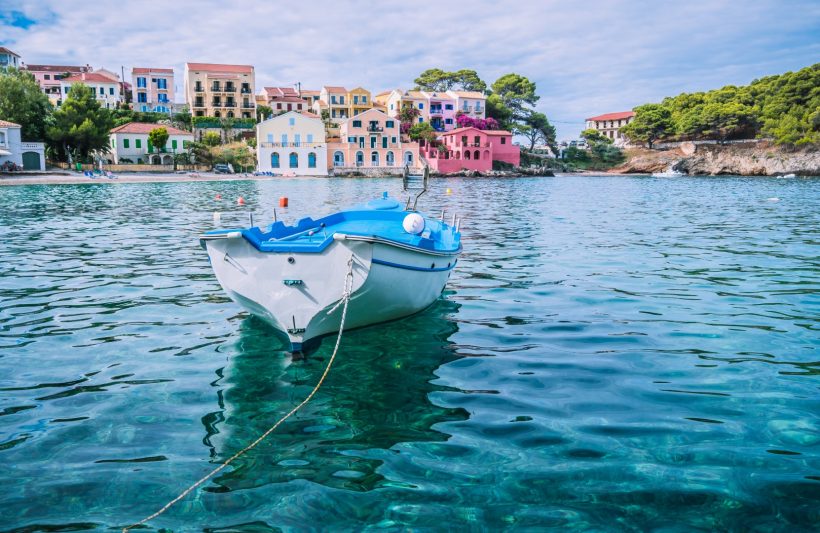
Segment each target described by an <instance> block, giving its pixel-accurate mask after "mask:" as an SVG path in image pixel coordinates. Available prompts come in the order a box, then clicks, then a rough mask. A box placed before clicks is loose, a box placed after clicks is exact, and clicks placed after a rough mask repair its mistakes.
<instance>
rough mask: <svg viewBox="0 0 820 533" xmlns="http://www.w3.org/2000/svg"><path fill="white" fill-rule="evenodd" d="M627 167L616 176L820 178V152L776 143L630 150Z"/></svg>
mask: <svg viewBox="0 0 820 533" xmlns="http://www.w3.org/2000/svg"><path fill="white" fill-rule="evenodd" d="M627 156H628V157H629V159H628V160H627V162H626V163H624V164H622V165H620V166H617V167H615V168H613V169H611V170H610V172H611V173H616V174H652V173H654V172H665V171H669V170H673V169H674V170H676V171H679V172H682V173H684V174H689V175H693V176H720V175H740V176H779V175H785V174H796V175H801V176H820V150H818V149H817V148H816V147H810V148H802V149H789V148H784V147H782V146H777V145H774V144H772V143H760V142H758V143H748V144H731V145H716V144H710V145H695V144H694V143H682V144H681V146H680V147H678V148H673V149H669V150H647V149H630V150H627Z"/></svg>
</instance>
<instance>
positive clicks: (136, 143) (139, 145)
mask: <svg viewBox="0 0 820 533" xmlns="http://www.w3.org/2000/svg"><path fill="white" fill-rule="evenodd" d="M134 148H142V139H134Z"/></svg>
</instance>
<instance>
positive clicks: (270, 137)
mask: <svg viewBox="0 0 820 533" xmlns="http://www.w3.org/2000/svg"><path fill="white" fill-rule="evenodd" d="M268 142H269V143H272V142H273V133H268Z"/></svg>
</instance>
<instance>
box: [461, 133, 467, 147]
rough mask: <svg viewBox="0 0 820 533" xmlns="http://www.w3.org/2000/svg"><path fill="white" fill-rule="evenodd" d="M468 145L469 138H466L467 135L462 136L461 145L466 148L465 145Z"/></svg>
mask: <svg viewBox="0 0 820 533" xmlns="http://www.w3.org/2000/svg"><path fill="white" fill-rule="evenodd" d="M466 144H467V136H466V135H462V136H461V145H462V146H464V145H466Z"/></svg>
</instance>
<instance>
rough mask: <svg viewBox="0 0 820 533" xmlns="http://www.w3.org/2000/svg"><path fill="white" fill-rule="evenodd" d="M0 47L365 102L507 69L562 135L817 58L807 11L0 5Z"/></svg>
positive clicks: (535, 5)
mask: <svg viewBox="0 0 820 533" xmlns="http://www.w3.org/2000/svg"><path fill="white" fill-rule="evenodd" d="M0 45H3V46H7V47H9V48H11V49H12V50H14V51H16V52H17V53H19V54H21V55H22V56H23V60H24V61H26V62H28V63H32V64H38V63H40V64H42V63H55V64H86V63H88V64H91V65H92V66H94V67H105V68H108V69H109V70H117V71H119V68H120V66H124V67H125V69H126V73H127V72H128V70H129V69H130V67H132V66H154V67H173V68H175V69H176V71H177V76H178V79H177V85H178V86H180V87H181V79H180V77H181V74H182V65H183V64H184V62H186V61H198V62H213V63H244V64H252V65H254V66H255V67H256V73H257V87H260V88H261V87H262V86H266V85H293V84H294V83H295V82H297V81H300V82H302V87H303V88H319V87H320V86H321V85H323V84H327V85H345V86H358V85H361V86H364V87H367V88H368V89H370V90H372V91H374V92H378V91H381V90H384V89H389V88H395V87H403V88H409V87H410V86H411V85H412V82H413V79H414V78H415V77H416V76H417V74H418V73H419V72H421V71H423V70H425V69H426V68H430V67H439V68H443V69H447V70H450V69H459V68H472V69H475V70H477V71H478V73H479V75H480V76H481V77H482V78H483V79H485V80H487V81H488V82H490V83H491V82H492V81H494V80H495V79H496V78H498V77H499V76H501V75H503V74H506V73H508V72H516V73H519V74H522V75H525V76H527V77H529V78H530V79H531V80H533V81H535V82H536V84H537V86H538V93H539V94H540V95H541V100H540V101H539V103H538V106H537V107H538V109H539V110H540V111H543V112H544V113H546V114H547V116H548V117H549V118H550V119H551V120H552V121H553V122H554V123H555V125H556V126H557V128H558V133H559V138H566V137H571V136H575V135H577V133H578V132H579V131H580V130H581V129H582V127H583V124H582V123H583V119H584V118H585V117H588V116H592V115H596V114H600V113H606V112H612V111H623V110H628V109H631V108H632V107H634V106H636V105H640V104H642V103H646V102H651V101H658V100H660V99H661V98H663V97H664V96H668V95H674V94H678V93H680V92H682V91H696V90H706V89H711V88H717V87H721V86H723V85H728V84H738V85H739V84H745V83H748V82H749V81H751V80H753V79H755V78H758V77H761V76H765V75H769V74H778V73H781V72H785V71H788V70H797V69H800V68H802V67H805V66H808V65H811V64H813V63H816V62H818V61H820V2H818V1H817V0H805V1H801V0H796V1H777V0H746V1H740V0H736V1H726V0H708V1H705V0H688V1H686V2H679V1H677V2H673V1H664V0H656V1H653V2H649V1H646V2H626V1H617V0H611V1H606V0H600V1H598V0H586V1H581V2H572V1H569V0H563V1H552V0H542V1H539V0H518V1H515V2H507V1H504V0H495V1H483V0H472V1H469V2H466V1H461V0H451V1H448V2H441V3H438V2H408V1H402V2H396V1H393V0H383V1H381V2H368V1H363V0H361V1H349V2H344V1H340V0H337V1H333V2H330V1H325V0H314V1H311V2H293V1H292V0H290V1H288V2H281V1H278V0H274V1H267V2H259V1H249V0H220V1H217V2H212V1H209V0H198V1H196V2H190V1H186V0H178V1H176V2H168V1H165V0H163V1H157V0H141V1H132V0H120V1H118V2H111V1H106V0H102V1H100V2H88V1H77V0H0Z"/></svg>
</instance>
